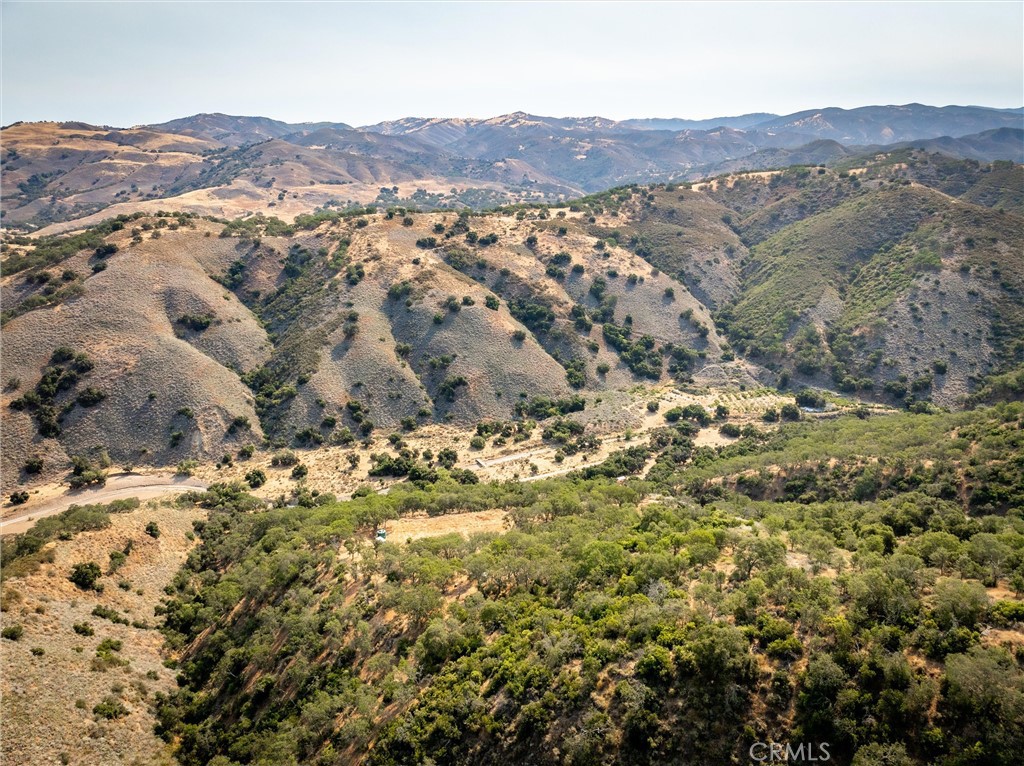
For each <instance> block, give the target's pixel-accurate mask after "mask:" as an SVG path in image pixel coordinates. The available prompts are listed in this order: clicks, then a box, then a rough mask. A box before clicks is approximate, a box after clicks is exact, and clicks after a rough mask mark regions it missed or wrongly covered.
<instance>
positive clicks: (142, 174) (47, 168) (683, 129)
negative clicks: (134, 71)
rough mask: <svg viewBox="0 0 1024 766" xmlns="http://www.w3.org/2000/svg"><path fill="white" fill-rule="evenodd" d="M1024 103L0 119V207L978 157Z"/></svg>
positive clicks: (203, 209)
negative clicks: (927, 155)
mask: <svg viewBox="0 0 1024 766" xmlns="http://www.w3.org/2000/svg"><path fill="white" fill-rule="evenodd" d="M1022 128H1024V111H1022V109H991V108H987V107H978V106H946V107H933V106H925V105H921V104H908V105H904V106H867V107H862V108H858V109H848V110H847V109H838V108H826V109H819V110H808V111H803V112H797V113H795V114H790V115H785V116H778V115H772V114H766V113H757V114H747V115H741V116H737V117H721V118H714V119H710V120H683V119H636V120H625V121H615V120H610V119H606V118H603V117H581V118H576V117H568V118H555V117H543V116H537V115H531V114H527V113H525V112H514V113H512V114H507V115H502V116H500V117H493V118H490V119H468V118H416V117H408V118H404V119H400V120H394V121H388V122H382V123H378V124H376V125H368V126H363V127H360V128H353V127H352V126H350V125H347V124H345V123H340V122H316V123H286V122H281V121H278V120H272V119H269V118H266V117H235V116H230V115H225V114H200V115H195V116H192V117H185V118H181V119H176V120H171V121H169V122H165V123H161V124H157V125H144V126H137V127H133V128H127V129H121V128H110V127H96V126H91V125H87V124H85V123H80V122H67V123H16V124H15V125H12V126H8V127H7V128H5V129H4V130H3V142H4V155H3V158H2V160H3V164H2V167H3V182H4V183H3V207H4V221H5V223H7V224H8V225H10V226H16V227H25V228H28V229H36V228H39V227H41V226H46V225H47V224H54V223H61V224H62V225H63V223H62V222H67V221H76V220H78V219H82V218H86V219H87V220H85V221H84V223H89V222H94V221H95V220H97V219H98V218H102V217H105V216H108V215H111V214H115V213H131V212H135V211H137V210H143V211H150V212H152V211H155V210H156V209H158V208H159V207H160V206H166V205H167V204H168V203H167V200H171V199H173V200H174V201H175V203H174V204H175V207H176V208H177V209H184V210H189V211H192V212H199V213H204V214H213V215H218V216H222V217H228V218H233V217H237V216H240V215H247V214H251V213H253V212H263V213H267V214H270V213H272V214H274V215H277V216H278V217H281V218H285V219H291V218H293V217H294V216H295V215H297V214H299V213H303V212H309V211H310V210H313V209H315V208H320V207H324V206H328V207H346V206H351V205H355V204H367V203H378V204H390V203H395V202H396V201H398V200H402V201H404V202H405V203H406V204H409V205H415V206H417V207H423V208H443V207H459V208H461V207H467V206H468V207H474V208H483V207H490V206H494V205H498V204H503V203H508V202H519V201H554V200H559V199H566V198H570V197H575V196H580V195H581V194H584V193H589V192H595V191H601V190H603V189H607V188H610V187H613V186H617V185H622V184H628V183H635V182H649V181H675V180H694V179H698V178H701V177H704V176H708V175H714V174H717V173H722V172H732V171H734V170H736V169H764V168H772V167H782V166H786V165H791V164H819V163H829V162H835V161H838V160H840V159H841V158H843V157H848V156H851V155H854V154H858V153H864V152H865V151H867V150H869V149H870V148H871V147H876V146H891V145H893V144H899V145H906V146H911V145H912V146H915V147H920V148H925V149H927V150H928V151H933V152H939V153H942V154H946V155H950V156H955V157H961V158H966V159H974V160H978V161H983V162H987V161H992V160H997V159H999V160H1013V161H1015V162H1021V161H1022V160H1024V130H1022Z"/></svg>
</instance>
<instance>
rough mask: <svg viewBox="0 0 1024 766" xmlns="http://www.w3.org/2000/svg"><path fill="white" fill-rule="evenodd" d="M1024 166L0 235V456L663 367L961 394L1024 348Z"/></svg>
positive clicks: (389, 413) (279, 437)
mask: <svg viewBox="0 0 1024 766" xmlns="http://www.w3.org/2000/svg"><path fill="white" fill-rule="evenodd" d="M271 143H273V142H271ZM1021 172H1022V171H1021V168H1020V166H1017V165H1014V164H1012V163H995V164H993V165H981V164H979V163H976V162H972V161H954V160H951V159H949V158H948V157H943V156H940V155H934V154H932V155H928V154H924V153H921V152H916V151H910V150H900V151H899V152H895V153H893V154H892V155H885V154H877V155H872V156H871V157H869V158H860V160H859V162H852V161H851V164H850V165H848V166H845V167H844V169H841V170H839V169H828V168H823V167H817V168H806V167H798V168H791V169H788V170H785V171H771V172H763V173H750V174H740V175H731V176H724V177H720V178H717V179H712V180H710V181H707V182H702V183H700V184H695V185H694V186H693V188H684V187H683V186H675V185H662V186H651V187H635V186H634V187H625V188H620V189H615V190H612V191H609V192H604V193H601V194H597V195H593V196H591V197H587V198H583V199H580V200H578V201H576V202H573V203H571V204H567V205H565V206H564V207H560V208H546V207H522V208H519V207H514V208H508V209H502V210H499V211H494V212H491V213H487V214H470V213H468V212H464V213H454V212H441V211H438V212H432V213H418V212H414V211H412V210H409V209H406V208H399V207H394V208H389V209H386V210H371V209H359V210H355V211H350V212H347V213H344V214H342V213H336V212H330V211H321V212H320V213H318V214H317V215H313V216H300V217H298V218H297V219H296V222H295V223H294V224H286V223H284V222H282V221H279V220H277V219H271V218H265V217H262V216H252V217H249V218H246V219H240V220H236V221H233V222H230V223H225V222H222V221H211V220H205V219H199V218H196V217H194V216H189V215H178V216H168V215H166V214H165V215H163V216H155V217H146V216H135V217H130V218H124V219H120V220H111V221H109V222H108V223H106V224H103V225H101V226H100V227H98V228H95V229H91V230H89V231H86V232H84V233H80V234H77V235H74V236H70V237H43V238H37V239H29V238H13V239H11V240H10V241H9V242H8V243H5V245H4V259H5V260H4V273H5V276H4V279H3V282H2V287H3V299H4V320H5V327H4V335H5V369H6V371H7V373H6V378H7V379H8V386H7V390H6V391H5V393H4V403H5V405H7V406H6V407H5V410H4V413H5V414H4V417H5V420H7V421H8V422H9V425H7V427H6V434H7V440H6V442H7V443H6V448H5V458H4V459H5V461H6V462H5V476H6V477H11V478H10V481H16V480H17V479H18V478H19V474H18V470H19V469H21V468H22V467H23V466H25V465H27V463H28V461H29V458H31V457H33V456H35V455H39V456H42V457H44V458H45V459H44V461H43V462H44V466H46V470H45V471H44V472H43V476H47V475H49V474H48V473H46V471H49V470H53V471H59V470H63V469H64V468H66V466H67V465H68V462H67V458H68V456H70V455H72V454H79V453H83V452H84V451H87V450H90V449H92V448H94V447H95V448H103V447H106V448H107V450H108V452H109V453H110V455H111V456H112V457H115V458H116V459H118V460H120V461H124V462H142V461H146V462H149V461H152V462H155V463H159V464H174V463H176V462H178V461H179V460H182V459H185V458H189V457H210V456H216V455H219V454H221V453H222V444H223V443H224V441H225V440H227V441H229V442H239V441H243V442H244V441H253V442H254V443H255V442H258V441H259V440H260V438H261V437H262V436H265V437H266V438H267V442H266V444H267V446H277V447H283V446H287V445H291V444H299V445H309V446H313V445H316V444H320V443H324V442H329V443H341V442H345V441H347V440H350V439H353V438H355V439H358V438H363V437H367V436H373V435H374V434H381V433H387V432H389V431H394V430H396V429H398V428H407V429H411V428H415V427H417V426H418V425H420V424H425V423H428V422H441V423H445V422H451V423H454V424H459V425H463V426H470V425H473V424H475V423H477V422H479V421H480V420H484V419H492V418H501V419H507V418H511V417H516V416H519V417H536V416H538V415H539V414H545V413H551V412H556V411H558V410H560V409H561V410H564V409H566V408H567V407H575V406H577V405H576V404H575V403H574V400H573V397H574V396H577V395H581V396H583V397H584V398H586V397H587V396H592V397H596V396H597V395H598V394H599V392H602V391H605V390H608V389H618V388H623V387H628V386H631V385H635V384H636V383H643V382H649V383H657V382H659V381H660V382H666V381H668V380H677V381H684V382H689V381H691V380H692V381H693V382H694V383H696V384H698V385H738V384H744V383H746V384H753V383H754V378H753V377H751V376H754V377H757V378H760V379H762V380H766V381H773V382H784V381H785V377H787V376H795V380H796V381H797V382H799V383H801V384H811V385H818V386H825V387H832V388H839V389H841V390H843V391H845V392H848V393H855V394H857V395H859V396H863V397H865V398H868V399H876V400H879V399H880V400H883V401H886V402H888V403H896V402H899V401H902V402H903V403H905V404H911V403H913V402H917V401H919V400H922V399H928V400H931V401H933V402H935V403H937V404H940V405H944V406H951V407H954V406H959V405H960V403H961V402H962V401H963V400H964V399H965V398H966V397H967V396H968V395H969V394H970V393H971V392H972V390H973V389H974V388H975V387H976V386H977V383H978V381H980V380H981V379H982V378H983V377H985V375H987V374H989V373H990V372H998V371H1001V370H1003V369H1008V368H1009V367H1010V366H1012V365H1013V364H1017V363H1019V362H1020V361H1021V354H1022V347H1021V341H1020V338H1021V337H1024V301H1022V295H1024V292H1022V291H1024V284H1022V282H1021V275H1022V274H1024V263H1022V258H1024V218H1022V216H1021V214H1020V213H1019V212H1018V210H1019V207H1018V205H1017V204H1015V203H1016V202H1017V198H1016V196H1015V194H1014V192H1013V184H1014V183H1016V182H1017V181H1018V180H1019V178H1020V175H1021ZM983 203H988V204H989V205H993V206H997V207H989V206H986V205H985V204H983ZM720 332H721V333H722V334H721V335H720ZM726 336H727V337H728V338H729V340H730V342H729V343H726V342H725V340H724V338H725V337H726ZM64 347H67V348H69V349H71V356H70V357H69V358H67V359H64V358H57V357H65V356H67V354H66V353H64V352H62V353H60V354H57V357H54V356H53V355H54V352H55V351H56V350H57V349H62V348H64ZM77 353H84V354H85V355H87V356H88V358H89V359H88V361H87V362H86V361H80V362H76V361H75V357H74V355H75V354H77ZM750 363H752V364H750ZM76 365H78V366H79V367H83V368H88V369H81V370H79V369H76V368H75V366H76ZM758 365H761V367H758ZM764 367H767V368H769V369H771V370H774V371H775V373H777V375H778V377H776V376H773V375H772V374H770V373H768V372H767V371H766V370H765V369H763V368H764ZM63 373H67V375H66V376H65V377H61V375H62V374H63ZM87 389H88V390H89V391H91V393H88V392H86V390H87ZM151 394H152V396H151ZM535 397H546V398H547V399H550V400H554V401H555V404H548V405H544V406H541V405H537V406H533V405H531V404H530V402H531V401H532V400H533V399H534V398H535ZM559 401H560V404H559ZM75 402H79V404H78V405H75ZM179 411H180V412H179ZM181 413H192V414H193V416H194V417H189V416H188V415H186V414H181ZM236 418H237V419H238V420H237V422H235V419H236ZM232 423H234V425H232ZM250 431H251V433H250ZM46 456H50V457H49V458H46ZM20 478H23V479H29V478H31V477H28V476H25V475H24V474H22V475H21V477H20Z"/></svg>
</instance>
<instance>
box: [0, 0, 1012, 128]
mask: <svg viewBox="0 0 1024 766" xmlns="http://www.w3.org/2000/svg"><path fill="white" fill-rule="evenodd" d="M2 15H3V35H2V42H3V53H2V64H3V74H2V87H3V90H2V93H3V95H2V103H0V106H2V115H0V117H2V122H3V124H10V123H11V122H15V121H19V120H24V121H34V120H58V121H62V120H81V121H84V122H90V123H95V124H105V125H115V126H121V127H124V126H130V125H138V124H146V123H156V122H162V121H165V120H169V119H172V118H175V117H184V116H188V115H192V114H197V113H201V112H224V113H227V114H236V115H260V116H266V117H272V118H275V119H279V120H285V121H287V122H305V121H336V122H345V123H348V124H350V125H356V126H358V125H367V124H372V123H375V122H380V121H383V120H390V119H397V118H400V117H407V116H420V117H492V116H495V115H499V114H506V113H509V112H513V111H525V112H531V113H534V114H543V115H553V116H580V117H582V116H593V115H600V116H602V117H607V118H611V119H627V118H630V117H634V118H640V117H683V118H691V119H703V118H711V117H720V116H729V115H736V114H743V113H748V112H773V113H776V114H787V113H791V112H795V111H800V110H802V109H809V108H823V107H827V106H839V107H845V108H852V107H857V106H865V105H868V104H905V103H910V102H919V103H925V104H933V105H936V106H944V105H948V104H977V105H982V106H991V107H998V108H1007V107H1020V106H1021V105H1022V104H1024V66H1022V59H1024V3H1020V2H970V3H968V2H963V3H941V2H927V3H891V2H890V3H868V2H856V3H808V2H798V3H770V4H769V3H741V2H735V3H721V2H720V3H638V2H631V3H582V2H577V3H546V2H535V3H455V2H447V3H443V2H418V3H372V4H371V3H308V2H299V1H296V0H292V1H290V2H272V3H246V2H217V3H185V2H179V3H106V2H99V3H73V2H45V3H44V2H30V1H20V0H14V1H11V0H4V2H3V4H2Z"/></svg>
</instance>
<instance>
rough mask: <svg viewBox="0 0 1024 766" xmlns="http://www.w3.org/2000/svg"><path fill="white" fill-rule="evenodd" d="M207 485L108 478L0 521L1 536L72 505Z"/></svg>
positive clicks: (161, 477)
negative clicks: (102, 484)
mask: <svg viewBox="0 0 1024 766" xmlns="http://www.w3.org/2000/svg"><path fill="white" fill-rule="evenodd" d="M206 487H207V484H206V483H205V482H202V481H199V480H198V479H192V478H189V477H186V476H174V475H172V474H149V475H142V474H131V473H129V474H120V475H117V476H109V477H107V483H106V484H105V485H104V486H102V487H89V488H86V489H77V490H69V491H67V492H65V493H64V494H63V495H61V496H60V497H55V498H53V499H52V500H47V501H45V502H42V503H39V504H38V505H35V506H27V505H26V506H22V507H21V508H19V509H18V515H17V516H9V517H7V518H5V519H3V520H2V521H0V535H15V534H19V533H21V532H25V531H26V530H28V529H31V528H32V525H33V524H35V523H36V522H37V521H38V520H39V519H42V518H45V517H47V516H54V515H56V514H58V513H60V512H61V511H66V510H67V509H68V508H70V507H71V506H72V505H87V504H90V503H109V502H111V501H112V500H123V499H125V498H128V497H137V498H138V499H139V500H151V499H153V498H155V497H161V496H163V495H171V494H175V493H178V492H190V491H192V490H196V489H206Z"/></svg>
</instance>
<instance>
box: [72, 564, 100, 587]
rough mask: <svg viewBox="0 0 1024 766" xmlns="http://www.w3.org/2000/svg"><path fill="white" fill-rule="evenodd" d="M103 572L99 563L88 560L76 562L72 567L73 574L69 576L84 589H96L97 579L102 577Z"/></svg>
mask: <svg viewBox="0 0 1024 766" xmlns="http://www.w3.org/2000/svg"><path fill="white" fill-rule="evenodd" d="M101 574H102V572H101V570H100V565H99V564H97V563H96V562H95V561H87V562H84V563H80V564H75V565H74V566H73V567H72V568H71V574H70V575H69V576H68V579H69V580H71V582H73V583H74V584H75V585H77V586H78V587H79V588H81V589H82V590H94V589H95V588H96V581H97V580H98V579H99V578H100V575H101Z"/></svg>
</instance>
